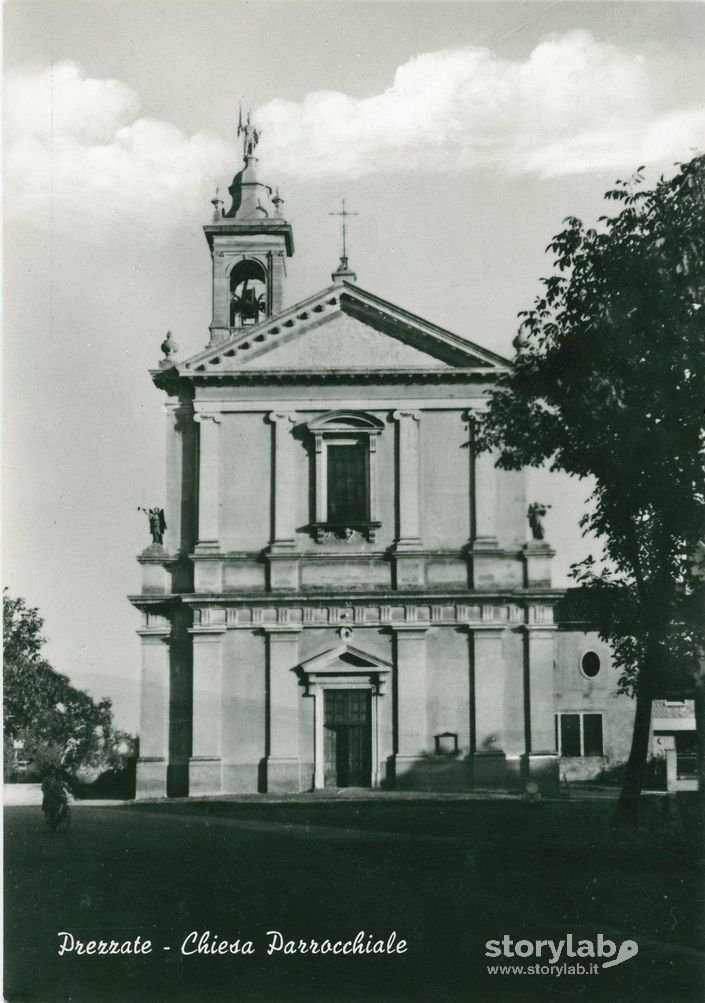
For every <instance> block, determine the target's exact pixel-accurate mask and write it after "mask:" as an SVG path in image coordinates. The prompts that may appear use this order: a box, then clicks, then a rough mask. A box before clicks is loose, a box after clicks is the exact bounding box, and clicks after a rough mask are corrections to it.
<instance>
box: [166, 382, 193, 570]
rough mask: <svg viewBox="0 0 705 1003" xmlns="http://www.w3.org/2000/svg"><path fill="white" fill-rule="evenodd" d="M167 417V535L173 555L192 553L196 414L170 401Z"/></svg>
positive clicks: (187, 406) (170, 551)
mask: <svg viewBox="0 0 705 1003" xmlns="http://www.w3.org/2000/svg"><path fill="white" fill-rule="evenodd" d="M163 410H164V412H165V414H166V506H165V509H166V523H167V528H166V534H165V538H164V549H165V550H166V551H167V553H169V554H175V553H177V552H178V551H180V550H183V551H186V552H188V551H189V550H190V549H191V547H192V546H193V544H194V540H193V535H194V527H193V504H194V501H195V499H194V497H193V492H194V487H195V484H194V481H195V470H194V469H193V458H194V457H193V452H194V451H193V440H194V435H195V426H194V423H193V410H192V408H191V406H190V402H189V404H185V403H184V402H182V401H178V400H177V401H169V403H167V404H165V405H164V406H163Z"/></svg>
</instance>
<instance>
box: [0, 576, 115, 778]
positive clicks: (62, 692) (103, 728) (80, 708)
mask: <svg viewBox="0 0 705 1003" xmlns="http://www.w3.org/2000/svg"><path fill="white" fill-rule="evenodd" d="M42 626H43V620H42V617H41V616H40V614H39V611H38V610H37V609H34V608H32V607H29V606H27V604H26V602H25V600H24V599H21V598H12V597H11V596H10V595H9V594H8V592H7V590H4V592H3V630H4V638H3V655H4V669H3V686H4V703H3V720H4V728H5V736H6V739H9V740H11V741H15V740H20V741H22V742H23V743H24V749H23V756H24V757H25V758H29V759H34V760H35V761H36V762H38V763H46V765H49V764H50V763H52V762H54V763H56V762H61V763H62V764H63V765H65V766H66V767H67V768H70V769H75V768H76V767H78V766H81V765H90V764H92V763H95V762H97V761H101V760H103V759H104V758H105V757H106V754H108V753H109V750H110V748H111V745H112V708H111V702H110V700H108V699H104V700H99V701H95V700H94V699H93V698H92V697H91V696H90V695H89V694H88V693H86V692H85V691H84V690H79V689H76V688H75V687H74V686H72V685H71V683H70V682H69V679H68V677H67V676H64V675H62V674H60V673H59V672H56V671H55V670H54V669H53V668H52V667H51V665H49V663H48V662H47V661H46V660H45V659H44V658H43V657H42V654H41V650H42V645H43V643H44V638H43V637H42V636H41V630H42Z"/></svg>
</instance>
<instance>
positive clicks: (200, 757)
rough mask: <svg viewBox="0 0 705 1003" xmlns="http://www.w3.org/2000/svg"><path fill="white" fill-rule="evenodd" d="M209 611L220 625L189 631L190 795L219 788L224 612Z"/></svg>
mask: <svg viewBox="0 0 705 1003" xmlns="http://www.w3.org/2000/svg"><path fill="white" fill-rule="evenodd" d="M212 612H214V613H222V623H213V622H211V623H209V624H202V625H200V626H196V627H191V628H190V629H189V633H190V634H191V636H192V639H193V743H192V751H191V759H190V761H189V793H190V794H191V795H198V794H218V793H219V792H220V791H221V789H222V778H221V748H220V739H221V708H222V675H223V637H224V634H225V610H222V611H221V610H218V611H212ZM211 619H214V618H211ZM215 619H219V617H218V618H215Z"/></svg>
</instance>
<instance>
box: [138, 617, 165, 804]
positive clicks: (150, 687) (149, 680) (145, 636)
mask: <svg viewBox="0 0 705 1003" xmlns="http://www.w3.org/2000/svg"><path fill="white" fill-rule="evenodd" d="M159 620H163V621H164V622H163V623H161V624H159V623H155V621H159ZM170 632H171V625H170V624H169V623H168V622H167V621H166V619H165V618H163V617H158V616H154V615H152V614H150V615H149V617H148V622H147V626H146V627H145V628H143V629H142V630H138V631H137V633H138V634H139V635H140V637H141V639H142V701H141V706H140V758H139V760H138V762H137V786H136V796H137V798H155V797H166V793H167V765H168V761H169V695H170V651H169V638H170Z"/></svg>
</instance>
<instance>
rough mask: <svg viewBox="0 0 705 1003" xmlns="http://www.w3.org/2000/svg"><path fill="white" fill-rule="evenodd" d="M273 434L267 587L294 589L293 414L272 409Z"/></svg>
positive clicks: (294, 478)
mask: <svg viewBox="0 0 705 1003" xmlns="http://www.w3.org/2000/svg"><path fill="white" fill-rule="evenodd" d="M269 421H270V422H271V424H272V431H273V435H274V467H273V469H272V478H273V481H274V490H273V492H272V495H273V499H274V513H273V517H272V540H271V543H270V545H269V553H268V558H269V586H270V588H271V589H295V588H298V561H297V560H296V558H295V556H294V552H295V549H296V457H295V454H294V448H295V445H296V443H295V440H294V438H293V436H292V434H291V432H292V426H293V424H294V422H295V421H296V415H295V414H293V413H291V412H288V411H272V412H271V413H270V415H269Z"/></svg>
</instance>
